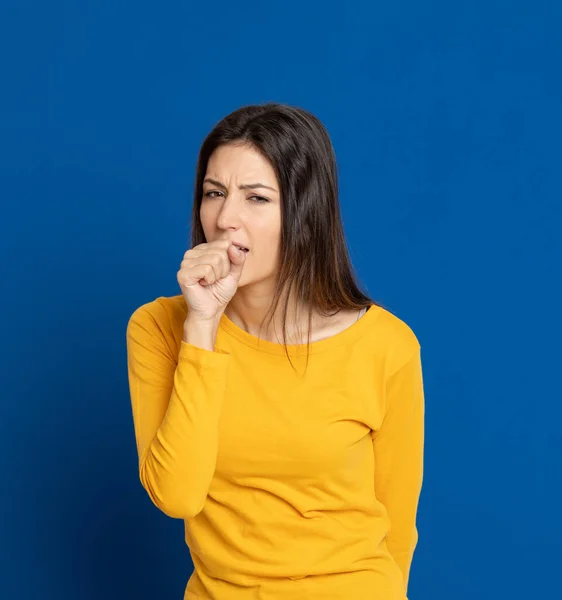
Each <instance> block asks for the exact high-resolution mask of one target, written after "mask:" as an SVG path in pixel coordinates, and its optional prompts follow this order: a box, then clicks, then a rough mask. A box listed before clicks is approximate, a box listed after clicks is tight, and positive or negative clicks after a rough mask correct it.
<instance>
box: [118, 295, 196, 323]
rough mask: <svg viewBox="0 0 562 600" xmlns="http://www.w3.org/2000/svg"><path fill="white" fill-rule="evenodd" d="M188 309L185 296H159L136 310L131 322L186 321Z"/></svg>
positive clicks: (130, 319)
mask: <svg viewBox="0 0 562 600" xmlns="http://www.w3.org/2000/svg"><path fill="white" fill-rule="evenodd" d="M186 316H187V307H186V304H185V300H184V299H183V296H182V295H181V294H180V295H179V296H159V297H158V298H155V299H154V300H150V301H149V302H146V303H144V304H142V305H141V306H139V307H138V308H136V309H135V310H134V312H133V313H132V315H131V316H130V318H129V322H130V321H155V322H156V323H164V322H166V321H182V322H183V321H184V320H185V317H186Z"/></svg>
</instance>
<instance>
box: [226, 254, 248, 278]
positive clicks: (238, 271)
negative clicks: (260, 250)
mask: <svg viewBox="0 0 562 600" xmlns="http://www.w3.org/2000/svg"><path fill="white" fill-rule="evenodd" d="M228 253H229V254H228V257H229V258H230V273H229V275H230V276H231V277H234V279H235V280H236V281H240V276H241V275H242V269H243V268H244V263H245V262H246V252H242V251H239V250H238V249H237V248H236V247H235V246H231V247H230V248H229V250H228Z"/></svg>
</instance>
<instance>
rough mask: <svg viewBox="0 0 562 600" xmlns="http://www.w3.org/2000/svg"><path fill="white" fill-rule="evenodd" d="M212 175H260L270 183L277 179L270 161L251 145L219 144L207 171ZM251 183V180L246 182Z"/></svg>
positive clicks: (210, 159)
mask: <svg viewBox="0 0 562 600" xmlns="http://www.w3.org/2000/svg"><path fill="white" fill-rule="evenodd" d="M206 174H207V175H208V176H210V177H232V176H234V177H244V178H246V177H251V176H252V175H256V176H257V175H259V176H260V177H261V178H262V179H263V178H267V179H268V180H269V182H270V183H274V182H275V181H276V176H275V171H274V169H273V167H272V166H271V164H270V163H269V161H268V160H267V159H266V158H265V157H264V156H263V155H262V154H261V153H260V152H259V151H258V150H257V149H255V148H254V147H252V146H249V145H244V146H241V145H232V144H229V145H223V146H219V147H218V148H217V149H216V150H215V151H214V152H213V153H212V154H211V156H210V158H209V162H208V163H207V173H206ZM245 183H251V182H249V181H248V182H245Z"/></svg>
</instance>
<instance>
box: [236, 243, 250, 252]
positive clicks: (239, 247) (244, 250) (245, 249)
mask: <svg viewBox="0 0 562 600" xmlns="http://www.w3.org/2000/svg"><path fill="white" fill-rule="evenodd" d="M233 246H234V247H236V248H238V250H242V252H249V250H248V248H244V246H238V245H237V244H233Z"/></svg>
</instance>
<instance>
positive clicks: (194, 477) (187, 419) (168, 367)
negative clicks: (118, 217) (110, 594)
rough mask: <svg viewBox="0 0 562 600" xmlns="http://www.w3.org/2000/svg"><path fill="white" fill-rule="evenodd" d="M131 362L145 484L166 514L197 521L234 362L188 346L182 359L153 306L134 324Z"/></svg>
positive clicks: (137, 314)
mask: <svg viewBox="0 0 562 600" xmlns="http://www.w3.org/2000/svg"><path fill="white" fill-rule="evenodd" d="M127 361H128V377H129V388H130V395H131V404H132V411H133V422H134V430H135V438H136V444H137V451H138V457H139V475H140V481H141V483H142V485H143V487H144V488H145V490H146V491H147V493H148V495H149V496H150V498H151V500H152V502H153V503H154V504H155V505H156V506H157V507H158V508H159V509H160V510H162V511H163V512H164V513H165V514H166V515H168V516H170V517H174V518H178V519H186V518H188V517H193V516H195V515H196V514H197V513H199V512H200V511H201V509H202V507H203V503H204V501H205V498H206V496H207V493H208V490H209V486H210V483H211V480H212V478H213V475H214V472H215V467H216V459H217V449H218V422H219V417H220V414H221V408H222V402H223V397H224V393H225V386H226V380H227V374H228V368H229V365H230V355H229V354H228V353H227V352H224V351H222V350H219V349H216V350H214V351H211V350H209V349H205V348H201V347H198V346H195V345H193V344H190V343H187V342H185V341H182V342H181V347H180V350H179V353H178V355H177V356H174V355H173V353H172V352H171V350H170V348H169V346H168V344H167V343H166V339H165V337H164V335H163V334H162V331H161V329H160V326H159V324H158V323H157V322H156V320H155V318H154V316H153V315H152V314H151V313H150V312H149V311H148V310H147V308H146V305H145V306H143V307H140V308H139V309H137V310H136V311H135V313H133V315H132V316H131V318H130V320H129V323H128V325H127Z"/></svg>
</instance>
